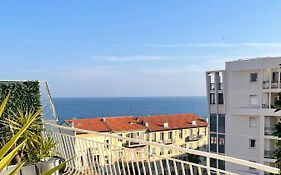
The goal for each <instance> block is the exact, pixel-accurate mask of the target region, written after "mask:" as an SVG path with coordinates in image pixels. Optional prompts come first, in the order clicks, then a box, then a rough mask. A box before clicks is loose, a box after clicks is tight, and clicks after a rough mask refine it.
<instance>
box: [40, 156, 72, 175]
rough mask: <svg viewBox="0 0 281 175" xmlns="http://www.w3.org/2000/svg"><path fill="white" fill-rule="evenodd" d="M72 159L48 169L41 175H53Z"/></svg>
mask: <svg viewBox="0 0 281 175" xmlns="http://www.w3.org/2000/svg"><path fill="white" fill-rule="evenodd" d="M72 159H74V158H72ZM72 159H69V160H67V161H64V162H62V163H61V164H59V165H58V166H56V167H54V168H52V169H50V170H48V171H46V172H44V173H42V174H41V175H52V174H53V173H54V172H56V171H57V170H59V169H61V168H63V167H64V166H65V165H66V163H68V162H70V161H71V160H72Z"/></svg>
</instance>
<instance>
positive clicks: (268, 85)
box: [262, 81, 270, 89]
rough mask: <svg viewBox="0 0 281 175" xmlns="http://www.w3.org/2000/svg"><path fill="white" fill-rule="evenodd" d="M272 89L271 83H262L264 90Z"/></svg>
mask: <svg viewBox="0 0 281 175" xmlns="http://www.w3.org/2000/svg"><path fill="white" fill-rule="evenodd" d="M269 87H270V81H263V82H262V88H263V89H269Z"/></svg>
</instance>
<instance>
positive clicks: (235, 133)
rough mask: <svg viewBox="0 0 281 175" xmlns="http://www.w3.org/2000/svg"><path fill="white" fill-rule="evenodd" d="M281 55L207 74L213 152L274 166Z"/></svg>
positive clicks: (228, 167)
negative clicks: (273, 134)
mask: <svg viewBox="0 0 281 175" xmlns="http://www.w3.org/2000/svg"><path fill="white" fill-rule="evenodd" d="M280 67H281V57H269V58H256V59H239V60H237V61H231V62H226V64H225V70H220V71H208V72H206V82H207V97H208V102H209V105H208V106H209V121H210V132H209V133H210V138H209V149H210V152H215V153H219V154H225V155H227V156H231V157H237V158H241V159H245V160H250V161H253V162H257V163H261V164H265V165H270V166H274V162H275V159H274V158H272V156H271V154H272V152H273V151H274V150H275V149H276V143H277V142H279V140H281V139H278V138H277V137H274V136H272V133H273V131H274V124H275V123H277V122H278V121H279V120H280V119H281V112H278V113H275V112H274V110H275V109H274V107H273V104H274V101H275V100H276V98H277V94H278V93H279V92H281V85H280V84H281V83H280V82H281V81H280V80H281V74H280V71H281V68H280ZM211 165H212V166H218V167H220V168H225V169H226V170H232V171H233V170H234V171H237V173H239V174H262V173H261V172H258V171H257V170H255V169H249V168H246V167H238V166H235V165H232V164H224V162H222V161H219V162H218V161H216V160H212V161H211Z"/></svg>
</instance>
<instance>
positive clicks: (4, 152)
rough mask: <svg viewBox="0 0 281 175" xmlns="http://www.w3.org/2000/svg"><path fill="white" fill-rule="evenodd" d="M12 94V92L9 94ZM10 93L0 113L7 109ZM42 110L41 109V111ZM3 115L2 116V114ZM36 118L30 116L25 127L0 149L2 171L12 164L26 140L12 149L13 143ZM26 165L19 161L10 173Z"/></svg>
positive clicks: (0, 108) (0, 167)
mask: <svg viewBox="0 0 281 175" xmlns="http://www.w3.org/2000/svg"><path fill="white" fill-rule="evenodd" d="M9 95H10V94H9ZM9 95H7V97H6V98H5V99H4V101H3V102H2V104H1V107H0V114H3V111H4V110H5V106H6V104H7V102H8V98H9ZM39 112H40V111H39ZM0 117H1V116H0ZM34 120H35V117H33V118H30V120H29V121H27V122H26V123H25V124H24V125H23V127H22V128H21V129H20V130H19V131H18V132H17V133H16V134H15V135H14V136H13V137H12V138H11V139H10V140H9V142H8V143H6V144H5V145H3V147H2V148H1V150H0V172H1V171H2V170H3V169H4V168H5V167H6V166H8V165H9V164H10V162H11V160H12V159H13V157H14V156H15V155H16V154H17V152H18V151H19V150H20V149H21V148H22V147H23V146H24V144H25V143H26V140H24V141H23V142H22V143H21V144H19V145H18V146H17V147H15V148H14V149H12V150H11V148H12V147H13V145H14V144H15V143H16V142H17V141H18V140H19V138H20V137H21V135H22V134H23V133H24V132H25V131H26V130H27V128H28V127H29V125H30V124H31V123H32V122H33V121H34ZM23 165H24V162H22V163H19V164H18V166H17V167H16V168H15V169H14V170H13V171H12V172H11V173H10V174H11V175H13V174H16V173H17V172H18V171H19V170H20V168H21V167H22V166H23Z"/></svg>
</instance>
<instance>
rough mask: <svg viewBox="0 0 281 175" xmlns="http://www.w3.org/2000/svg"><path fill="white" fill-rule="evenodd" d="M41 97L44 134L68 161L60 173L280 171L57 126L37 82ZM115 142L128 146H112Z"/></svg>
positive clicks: (119, 174)
mask: <svg viewBox="0 0 281 175" xmlns="http://www.w3.org/2000/svg"><path fill="white" fill-rule="evenodd" d="M40 95H41V105H42V108H43V117H44V120H45V124H44V128H45V131H44V135H45V136H50V137H51V138H53V139H54V140H55V141H56V143H57V144H56V146H55V148H54V149H55V150H56V151H57V152H58V153H59V154H57V156H59V157H62V158H63V159H64V160H70V161H69V162H67V163H66V166H65V167H64V170H63V171H62V172H60V173H59V174H80V175H81V174H91V175H122V174H123V175H125V174H126V175H164V174H168V175H189V174H190V175H205V174H207V175H211V174H212V175H214V174H217V175H220V174H229V175H238V174H249V173H248V172H246V173H245V172H234V171H231V170H228V169H227V168H226V170H225V169H224V168H223V167H221V166H219V167H216V166H214V165H213V163H212V162H213V161H214V160H218V162H221V163H224V164H225V165H229V164H235V165H236V166H239V167H246V168H248V169H254V170H255V173H258V172H264V173H273V174H276V173H278V172H279V169H277V168H274V167H270V166H266V165H262V164H258V163H254V162H250V161H247V160H241V159H238V158H234V157H228V156H223V155H219V154H215V153H210V152H205V151H199V150H194V149H189V148H184V147H180V146H177V145H174V144H170V142H171V141H173V140H171V141H170V140H169V144H165V143H157V142H153V141H145V140H143V139H140V138H139V137H122V136H119V135H115V134H112V133H104V132H96V131H89V130H84V129H78V128H73V127H68V126H61V125H57V122H56V121H57V115H56V112H55V108H54V104H53V101H52V98H51V95H50V91H49V88H48V84H47V83H46V82H40ZM82 136H83V137H82ZM196 139H197V137H196ZM117 141H120V143H128V144H124V145H123V144H114V143H116V142H117ZM136 145H137V146H136ZM156 150H158V151H156ZM159 150H161V151H159ZM158 152H160V154H158ZM164 153H168V154H164ZM190 157H193V158H190ZM194 157H196V158H198V159H199V161H195V160H194Z"/></svg>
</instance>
